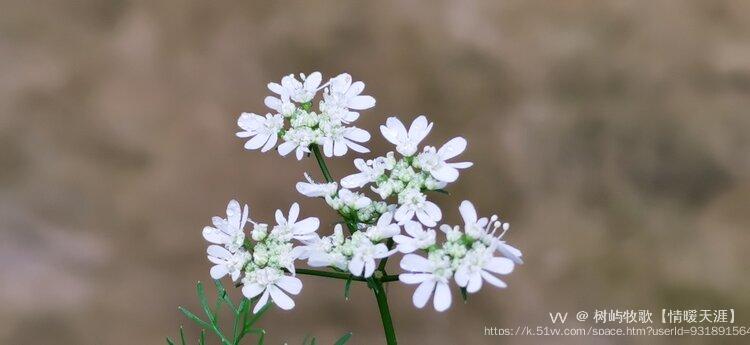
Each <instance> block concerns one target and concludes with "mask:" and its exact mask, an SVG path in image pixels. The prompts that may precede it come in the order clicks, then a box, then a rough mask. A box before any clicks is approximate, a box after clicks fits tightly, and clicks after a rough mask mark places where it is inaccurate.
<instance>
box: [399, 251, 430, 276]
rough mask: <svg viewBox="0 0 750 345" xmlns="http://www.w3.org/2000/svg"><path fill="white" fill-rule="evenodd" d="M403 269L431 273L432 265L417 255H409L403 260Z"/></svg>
mask: <svg viewBox="0 0 750 345" xmlns="http://www.w3.org/2000/svg"><path fill="white" fill-rule="evenodd" d="M401 268H403V269H405V270H407V271H412V272H430V271H431V270H432V263H431V262H430V260H427V259H426V258H424V257H422V256H419V255H417V254H407V255H404V257H403V258H401Z"/></svg>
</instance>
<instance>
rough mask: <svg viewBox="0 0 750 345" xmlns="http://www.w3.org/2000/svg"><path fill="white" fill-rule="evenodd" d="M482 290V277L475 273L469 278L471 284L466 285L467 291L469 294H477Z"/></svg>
mask: <svg viewBox="0 0 750 345" xmlns="http://www.w3.org/2000/svg"><path fill="white" fill-rule="evenodd" d="M481 288H482V275H481V274H479V272H477V273H473V274H471V275H470V276H469V284H467V285H466V291H467V292H469V293H475V292H477V291H479V289H481Z"/></svg>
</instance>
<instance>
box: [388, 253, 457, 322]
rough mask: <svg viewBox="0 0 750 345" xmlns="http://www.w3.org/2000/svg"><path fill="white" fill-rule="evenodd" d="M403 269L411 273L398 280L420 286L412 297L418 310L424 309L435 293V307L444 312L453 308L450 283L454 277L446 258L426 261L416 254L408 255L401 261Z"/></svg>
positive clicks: (399, 277) (434, 257) (401, 276)
mask: <svg viewBox="0 0 750 345" xmlns="http://www.w3.org/2000/svg"><path fill="white" fill-rule="evenodd" d="M401 268H403V269H404V270H406V271H408V272H409V273H401V274H399V276H398V279H399V280H400V281H401V282H402V283H405V284H419V286H417V289H416V290H415V291H414V295H413V296H412V302H413V303H414V306H416V307H417V308H422V307H424V306H425V305H426V304H427V301H428V300H429V299H430V297H431V296H432V292H433V291H435V298H434V299H433V306H434V307H435V310H437V311H444V310H446V309H448V308H449V307H450V306H451V299H452V298H451V291H450V287H448V282H449V281H450V278H451V277H452V276H453V271H452V270H451V265H450V261H449V260H448V258H446V257H440V256H433V257H432V258H431V259H426V258H424V257H421V256H419V255H416V254H407V255H404V257H403V258H402V259H401Z"/></svg>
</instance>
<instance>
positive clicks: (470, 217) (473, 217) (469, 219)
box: [458, 200, 477, 226]
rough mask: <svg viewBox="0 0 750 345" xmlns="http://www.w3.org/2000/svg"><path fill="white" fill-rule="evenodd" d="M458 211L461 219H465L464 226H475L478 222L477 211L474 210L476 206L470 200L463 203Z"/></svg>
mask: <svg viewBox="0 0 750 345" xmlns="http://www.w3.org/2000/svg"><path fill="white" fill-rule="evenodd" d="M458 211H459V212H460V213H461V218H463V219H464V224H466V225H467V226H469V225H473V224H474V223H476V222H477V210H476V208H474V204H472V203H471V201H469V200H464V201H462V202H461V206H459V207H458Z"/></svg>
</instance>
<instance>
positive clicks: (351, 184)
mask: <svg viewBox="0 0 750 345" xmlns="http://www.w3.org/2000/svg"><path fill="white" fill-rule="evenodd" d="M369 182H370V181H369V180H368V179H367V176H366V175H365V174H361V173H360V174H352V175H349V176H347V177H344V178H343V179H341V186H343V187H344V188H361V187H363V186H364V185H366V184H367V183H369Z"/></svg>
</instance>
